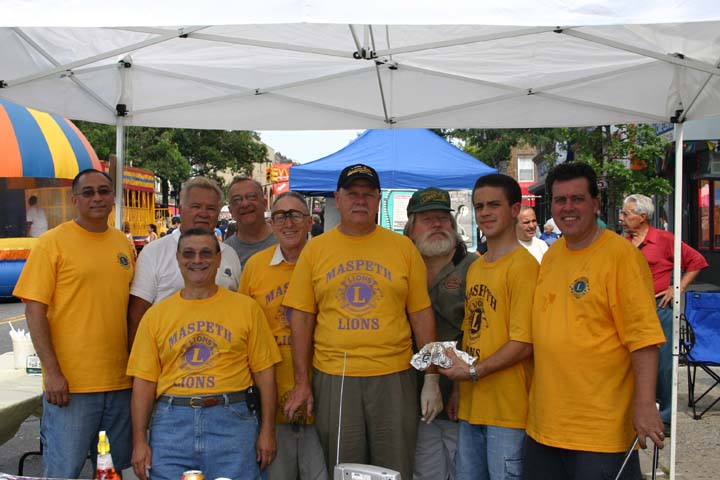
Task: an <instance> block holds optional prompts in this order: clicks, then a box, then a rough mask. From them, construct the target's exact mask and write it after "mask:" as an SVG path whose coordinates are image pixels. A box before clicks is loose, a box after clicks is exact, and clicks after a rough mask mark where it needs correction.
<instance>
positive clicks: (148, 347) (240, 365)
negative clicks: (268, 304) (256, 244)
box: [127, 287, 280, 397]
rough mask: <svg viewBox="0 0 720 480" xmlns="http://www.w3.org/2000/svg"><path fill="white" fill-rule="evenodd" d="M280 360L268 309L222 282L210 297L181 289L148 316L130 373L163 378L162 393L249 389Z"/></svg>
mask: <svg viewBox="0 0 720 480" xmlns="http://www.w3.org/2000/svg"><path fill="white" fill-rule="evenodd" d="M279 361H280V353H279V352H278V349H277V346H276V345H275V341H274V340H273V338H272V334H271V333H270V329H269V328H268V325H267V321H266V320H265V316H264V315H263V313H262V310H261V309H260V307H259V306H258V304H257V303H255V302H254V301H253V300H252V299H251V298H250V297H248V296H246V295H240V294H238V293H234V292H231V291H229V290H226V289H224V288H222V287H218V291H217V293H216V294H215V295H213V296H212V297H210V298H205V299H202V300H186V299H184V298H182V297H181V296H180V292H177V293H174V294H173V295H171V296H170V297H168V298H166V299H164V300H162V301H161V302H160V303H158V304H156V305H153V306H152V307H150V309H149V310H148V311H147V312H146V313H145V316H143V318H142V321H141V322H140V326H139V327H138V332H137V335H136V337H135V342H134V343H133V348H132V352H131V353H130V360H129V361H128V368H127V373H128V375H131V376H133V377H138V378H142V379H143V380H147V381H149V382H156V383H157V391H156V396H157V397H159V396H160V395H179V396H188V395H206V394H213V393H229V392H237V391H241V390H245V389H246V388H248V387H249V386H250V385H252V383H253V381H252V377H251V373H253V372H260V371H263V370H265V369H267V368H270V367H272V366H273V365H274V364H276V363H278V362H279Z"/></svg>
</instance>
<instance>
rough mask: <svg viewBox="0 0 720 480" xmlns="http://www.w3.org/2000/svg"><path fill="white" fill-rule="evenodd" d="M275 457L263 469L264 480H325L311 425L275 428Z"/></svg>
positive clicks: (323, 466) (317, 439) (318, 445)
mask: <svg viewBox="0 0 720 480" xmlns="http://www.w3.org/2000/svg"><path fill="white" fill-rule="evenodd" d="M276 428H277V432H276V434H275V438H276V440H277V457H275V460H273V462H272V463H271V464H270V466H269V467H268V468H267V475H268V480H296V479H298V478H299V479H300V480H327V479H328V471H327V467H326V466H325V456H324V455H323V450H322V447H321V446H320V439H319V438H318V434H317V430H316V428H315V425H299V426H295V428H293V425H287V424H280V425H278V426H277V427H276Z"/></svg>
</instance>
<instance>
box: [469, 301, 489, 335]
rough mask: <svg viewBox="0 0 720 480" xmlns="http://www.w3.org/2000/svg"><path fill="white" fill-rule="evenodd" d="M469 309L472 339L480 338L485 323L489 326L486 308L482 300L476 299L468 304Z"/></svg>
mask: <svg viewBox="0 0 720 480" xmlns="http://www.w3.org/2000/svg"><path fill="white" fill-rule="evenodd" d="M468 308H469V310H470V338H477V337H479V336H480V330H481V329H482V326H483V323H484V324H485V325H486V326H487V319H486V318H485V306H484V305H483V301H482V300H481V299H479V298H476V299H473V300H471V301H469V302H468Z"/></svg>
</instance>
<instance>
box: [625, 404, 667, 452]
mask: <svg viewBox="0 0 720 480" xmlns="http://www.w3.org/2000/svg"><path fill="white" fill-rule="evenodd" d="M633 425H634V426H635V431H636V432H637V436H638V443H640V447H641V448H646V447H647V445H646V439H647V438H649V439H650V440H652V441H653V443H654V444H655V445H657V446H658V448H663V441H664V440H665V425H663V422H662V419H661V418H660V412H658V409H657V406H656V405H655V404H654V403H648V404H647V405H640V406H638V405H637V404H636V405H635V408H634V412H633Z"/></svg>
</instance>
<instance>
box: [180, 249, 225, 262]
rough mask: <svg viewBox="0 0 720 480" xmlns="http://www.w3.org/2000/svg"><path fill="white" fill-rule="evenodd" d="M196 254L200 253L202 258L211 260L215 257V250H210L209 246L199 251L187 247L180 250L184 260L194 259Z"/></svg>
mask: <svg viewBox="0 0 720 480" xmlns="http://www.w3.org/2000/svg"><path fill="white" fill-rule="evenodd" d="M198 255H200V258H201V259H202V260H211V259H213V258H214V257H215V255H217V252H215V251H213V250H210V249H209V248H203V249H202V250H199V251H197V250H193V249H192V248H187V249H184V250H182V251H181V252H180V256H181V257H182V258H184V259H185V260H195V258H196V257H197V256H198Z"/></svg>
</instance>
